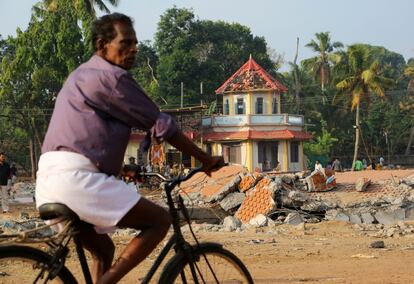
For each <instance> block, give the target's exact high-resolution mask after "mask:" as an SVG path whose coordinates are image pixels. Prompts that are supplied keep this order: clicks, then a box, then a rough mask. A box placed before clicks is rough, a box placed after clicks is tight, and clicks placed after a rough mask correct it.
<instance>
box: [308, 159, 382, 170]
mask: <svg viewBox="0 0 414 284" xmlns="http://www.w3.org/2000/svg"><path fill="white" fill-rule="evenodd" d="M378 162H379V163H377V164H375V162H372V163H371V164H368V162H367V160H366V159H365V158H362V159H360V158H358V159H357V160H356V161H355V164H354V168H353V169H354V170H355V171H362V170H371V169H374V170H379V169H382V168H383V167H384V165H385V159H384V158H383V157H382V156H381V157H380V158H379V160H378ZM326 169H328V170H334V171H335V172H342V171H343V170H344V169H343V167H342V164H341V161H340V160H339V159H338V158H333V159H332V160H331V161H330V162H329V163H328V164H327V165H326ZM314 171H319V172H322V173H324V167H323V166H322V164H321V162H320V161H319V160H316V162H315V168H314Z"/></svg>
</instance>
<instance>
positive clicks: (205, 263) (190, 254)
mask: <svg viewBox="0 0 414 284" xmlns="http://www.w3.org/2000/svg"><path fill="white" fill-rule="evenodd" d="M198 172H201V168H196V169H194V170H192V171H190V172H189V173H188V175H187V176H184V177H177V178H174V179H171V180H167V179H166V178H164V177H163V176H162V175H161V174H159V173H145V174H144V175H146V176H150V177H151V176H157V177H159V178H161V179H162V180H163V181H164V182H163V185H164V191H165V194H166V198H167V204H168V207H169V211H170V214H171V217H172V227H173V234H172V236H171V237H170V239H169V240H168V242H167V243H166V244H165V246H164V248H163V249H162V250H161V252H160V254H159V255H158V257H157V258H156V260H155V262H154V263H153V265H152V266H151V268H150V269H149V271H148V272H147V274H146V276H145V277H144V279H143V280H142V283H150V281H151V280H152V279H153V276H154V274H155V272H156V271H157V270H158V269H159V268H160V265H161V263H162V262H163V261H164V259H165V258H166V256H167V254H168V252H169V251H170V250H171V249H172V248H174V250H175V254H174V255H173V256H172V257H171V258H170V259H169V260H168V262H167V263H166V264H165V265H164V267H163V270H162V272H161V274H160V277H159V280H158V283H162V284H164V283H196V284H198V283H249V284H251V283H253V278H252V276H251V275H250V273H249V271H248V270H247V268H246V266H245V265H244V264H243V262H242V261H241V260H240V259H239V258H238V257H237V256H235V255H234V254H233V253H232V252H230V251H228V250H226V249H225V248H223V246H222V244H219V243H213V242H206V243H200V242H199V241H198V239H197V237H196V236H195V234H194V232H193V230H192V229H191V221H190V216H189V213H188V211H187V209H186V207H185V206H184V202H183V199H182V197H181V195H180V194H179V193H178V192H177V190H174V189H175V187H176V186H179V185H180V183H181V182H183V181H186V180H188V179H190V178H191V177H192V176H193V175H194V174H196V173H198ZM180 213H181V215H182V216H183V218H184V220H185V222H186V223H188V225H189V229H190V230H189V231H190V233H191V236H192V238H193V240H194V242H195V244H194V245H191V244H190V243H189V242H188V241H186V240H185V238H184V236H183V233H182V231H181V226H180V222H181V219H180ZM39 214H40V217H41V218H42V219H44V220H51V219H55V218H61V219H62V218H63V219H64V220H65V221H66V223H65V225H64V228H63V230H61V232H60V233H57V234H55V235H53V236H50V237H46V238H45V237H38V232H39V231H40V230H42V229H44V228H45V227H50V226H51V225H53V224H55V223H56V222H55V223H53V224H49V225H45V226H43V227H40V228H37V229H32V230H26V231H24V232H21V233H16V234H9V235H0V240H6V242H7V244H6V245H0V283H13V282H15V283H55V282H56V283H77V280H76V279H75V277H74V276H73V275H72V273H71V272H70V271H69V269H68V268H67V267H66V266H65V260H66V257H67V255H68V253H69V248H68V244H69V242H70V241H71V240H72V239H73V241H74V243H75V248H76V252H77V254H78V258H79V262H80V265H81V268H82V273H83V276H84V280H85V283H88V284H89V283H92V279H91V274H90V271H89V268H88V264H87V261H86V257H85V252H84V250H83V248H82V246H81V243H80V239H79V236H78V234H77V233H78V230H77V227H78V226H79V224H80V222H82V221H80V220H79V218H78V216H77V215H76V214H75V213H74V212H73V211H71V210H70V209H69V208H68V207H66V206H65V205H62V204H58V203H50V204H44V205H42V206H41V207H40V208H39ZM16 242H23V243H27V242H30V243H46V244H47V245H48V247H49V251H48V252H45V251H42V250H40V249H37V248H33V247H30V246H27V245H20V244H18V245H16V244H10V243H16ZM26 262H29V263H30V265H28V264H27V263H26ZM16 274H18V275H16ZM22 275H23V276H24V277H23V282H22V280H21V279H20V278H19V280H13V279H15V278H14V277H15V276H20V277H21V276H22ZM29 278H30V279H31V282H29ZM3 280H5V281H6V282H3Z"/></svg>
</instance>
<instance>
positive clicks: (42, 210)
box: [39, 203, 79, 220]
mask: <svg viewBox="0 0 414 284" xmlns="http://www.w3.org/2000/svg"><path fill="white" fill-rule="evenodd" d="M39 215H40V218H42V219H43V220H51V219H55V218H58V217H64V218H65V219H70V220H79V217H78V215H77V214H76V213H75V212H73V211H72V210H71V209H70V208H69V207H67V206H66V205H65V204H62V203H45V204H43V205H42V206H40V207H39Z"/></svg>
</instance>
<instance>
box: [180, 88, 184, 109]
mask: <svg viewBox="0 0 414 284" xmlns="http://www.w3.org/2000/svg"><path fill="white" fill-rule="evenodd" d="M180 106H181V108H183V106H184V83H183V82H181V104H180Z"/></svg>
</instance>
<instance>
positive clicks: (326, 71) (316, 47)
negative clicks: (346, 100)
mask: <svg viewBox="0 0 414 284" xmlns="http://www.w3.org/2000/svg"><path fill="white" fill-rule="evenodd" d="M315 36H316V41H315V40H311V41H310V42H309V43H308V44H307V45H306V47H309V48H311V49H312V50H313V51H314V52H316V53H318V55H317V56H315V57H312V58H309V59H307V60H305V61H304V65H305V66H307V67H309V68H310V69H311V70H312V71H313V74H314V76H315V79H316V80H318V81H319V82H320V84H321V89H322V92H324V91H325V87H326V85H327V84H328V83H329V81H330V77H331V62H335V61H336V60H337V58H336V55H335V54H334V53H332V52H333V51H334V49H335V48H340V47H343V44H342V43H341V42H338V41H335V42H333V43H331V36H330V34H329V32H322V33H316V34H315Z"/></svg>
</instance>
